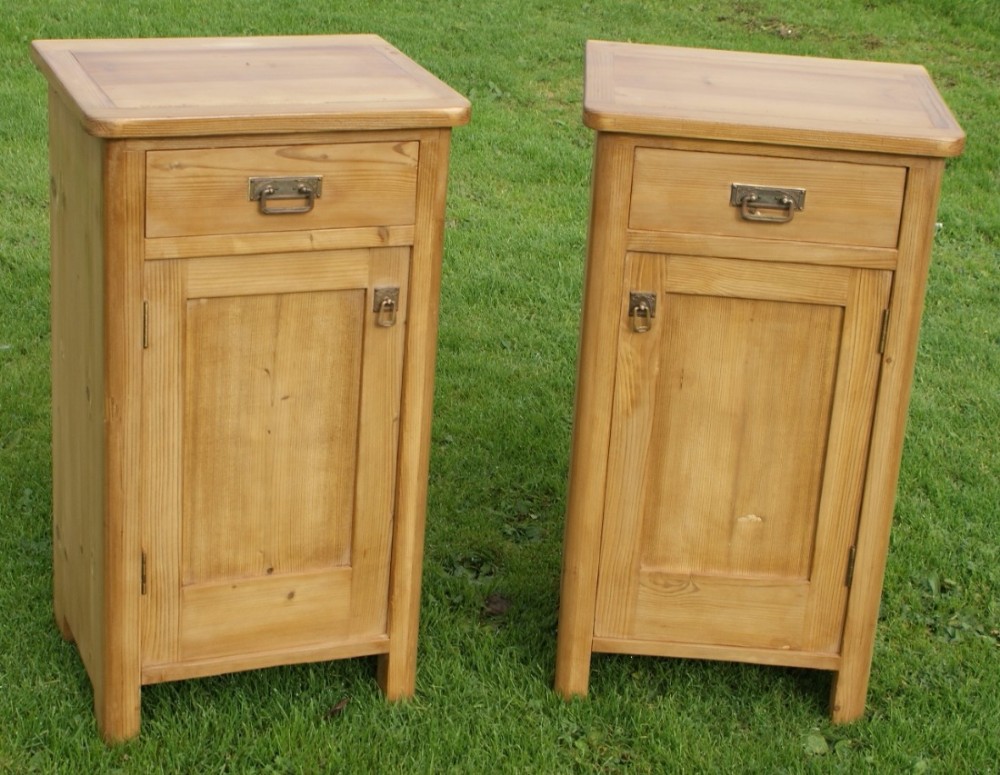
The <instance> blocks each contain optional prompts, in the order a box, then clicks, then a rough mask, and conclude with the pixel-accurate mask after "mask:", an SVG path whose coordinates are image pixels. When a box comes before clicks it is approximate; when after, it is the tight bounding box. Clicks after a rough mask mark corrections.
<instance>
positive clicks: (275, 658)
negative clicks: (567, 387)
mask: <svg viewBox="0 0 1000 775" xmlns="http://www.w3.org/2000/svg"><path fill="white" fill-rule="evenodd" d="M33 56H34V58H35V61H36V63H37V64H38V65H39V67H40V69H41V70H42V71H43V73H44V74H45V75H46V77H47V78H48V81H49V86H50V90H49V91H50V97H49V120H50V156H51V173H52V203H51V224H52V227H51V233H52V339H53V345H52V351H53V352H52V382H53V480H54V483H53V489H54V514H53V531H54V541H53V543H54V583H53V587H54V606H55V615H56V619H57V622H58V624H59V627H60V629H61V631H62V633H63V634H64V636H65V637H67V638H69V639H72V640H74V641H75V642H76V644H77V646H78V648H79V651H80V655H81V657H82V660H83V663H84V665H85V667H86V669H87V672H88V674H89V676H90V678H91V682H92V684H93V687H94V699H95V709H96V713H97V718H98V724H99V726H100V729H101V732H102V734H103V736H104V737H105V738H106V739H108V740H118V739H123V738H127V737H130V736H132V735H134V734H136V733H137V732H138V729H139V719H140V687H141V686H142V685H143V684H149V683H156V682H160V681H168V680H175V679H183V678H192V677H198V676H205V675H212V674H217V673H223V672H230V671H236V670H244V669H249V668H257V667H266V666H272V665H279V664H289V663H296V662H306V661H317V660H327V659H334V658H343V657H355V656H362V655H378V662H379V664H378V673H379V680H380V683H381V686H382V688H383V690H384V691H385V693H386V695H387V696H388V697H390V698H399V697H405V696H408V695H410V694H412V692H413V689H414V671H415V659H416V636H417V615H418V607H419V589H420V573H421V561H422V547H423V528H424V518H425V515H424V504H425V498H426V473H427V459H428V444H429V431H430V410H431V395H432V388H433V370H434V354H435V339H436V325H437V307H438V287H439V282H440V260H441V247H442V236H443V235H442V231H443V209H444V198H445V184H446V179H447V164H448V151H449V137H450V132H451V127H453V126H456V125H460V124H463V123H465V122H466V121H467V120H468V115H469V104H468V102H467V101H466V100H465V99H464V98H463V97H461V96H460V95H458V94H457V93H456V92H454V91H453V90H451V89H450V88H449V87H447V86H446V85H445V84H443V83H441V82H440V81H439V80H437V79H436V78H434V77H433V76H432V75H430V74H429V73H427V72H426V71H425V70H423V69H421V68H420V67H418V66H417V65H416V64H414V63H413V62H412V61H410V60H409V59H407V58H406V57H404V56H403V55H402V54H401V53H400V52H399V51H397V50H396V49H394V48H392V47H391V46H389V45H388V44H387V43H385V42H384V41H382V40H381V39H379V38H377V37H374V36H306V37H297V38H244V39H172V40H129V41H100V40H90V41H38V42H36V43H35V44H34V47H33Z"/></svg>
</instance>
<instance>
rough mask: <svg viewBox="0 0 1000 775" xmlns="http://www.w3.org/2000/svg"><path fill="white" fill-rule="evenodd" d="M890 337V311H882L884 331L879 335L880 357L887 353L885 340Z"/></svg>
mask: <svg viewBox="0 0 1000 775" xmlns="http://www.w3.org/2000/svg"><path fill="white" fill-rule="evenodd" d="M888 337H889V310H888V309H884V310H882V330H881V331H880V332H879V335H878V352H879V355H883V354H884V353H885V340H886V339H887V338H888Z"/></svg>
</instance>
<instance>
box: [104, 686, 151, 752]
mask: <svg viewBox="0 0 1000 775" xmlns="http://www.w3.org/2000/svg"><path fill="white" fill-rule="evenodd" d="M106 684H107V685H106V686H104V687H102V686H101V685H100V683H99V682H98V681H95V682H94V715H95V716H96V717H97V729H98V730H99V731H100V733H101V737H102V738H103V739H104V742H106V743H121V742H124V741H125V740H128V739H130V738H133V737H135V736H136V735H138V734H139V723H140V718H141V707H140V703H141V690H142V687H141V684H140V681H139V676H138V674H137V675H136V676H135V680H128V681H125V680H122V681H114V680H107V681H106Z"/></svg>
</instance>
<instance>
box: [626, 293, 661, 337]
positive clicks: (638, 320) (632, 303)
mask: <svg viewBox="0 0 1000 775" xmlns="http://www.w3.org/2000/svg"><path fill="white" fill-rule="evenodd" d="M628 316H629V317H630V318H632V330H633V331H635V333H637V334H645V333H646V332H647V331H649V329H651V328H652V327H653V318H655V317H656V294H655V293H647V292H637V291H632V292H631V293H629V295H628Z"/></svg>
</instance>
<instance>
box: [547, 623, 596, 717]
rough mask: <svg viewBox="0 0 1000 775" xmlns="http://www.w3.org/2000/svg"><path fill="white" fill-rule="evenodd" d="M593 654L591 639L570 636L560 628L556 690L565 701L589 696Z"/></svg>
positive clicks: (557, 648)
mask: <svg viewBox="0 0 1000 775" xmlns="http://www.w3.org/2000/svg"><path fill="white" fill-rule="evenodd" d="M565 618H567V617H565V616H564V619H565ZM591 653H592V651H591V640H590V638H589V637H586V636H580V635H578V634H569V633H566V632H565V631H564V630H562V629H561V628H560V632H559V639H558V643H557V647H556V679H555V690H556V693H557V694H559V695H561V696H562V697H563V699H566V700H569V699H572V698H573V697H586V696H587V690H588V688H589V686H590V656H591Z"/></svg>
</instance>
